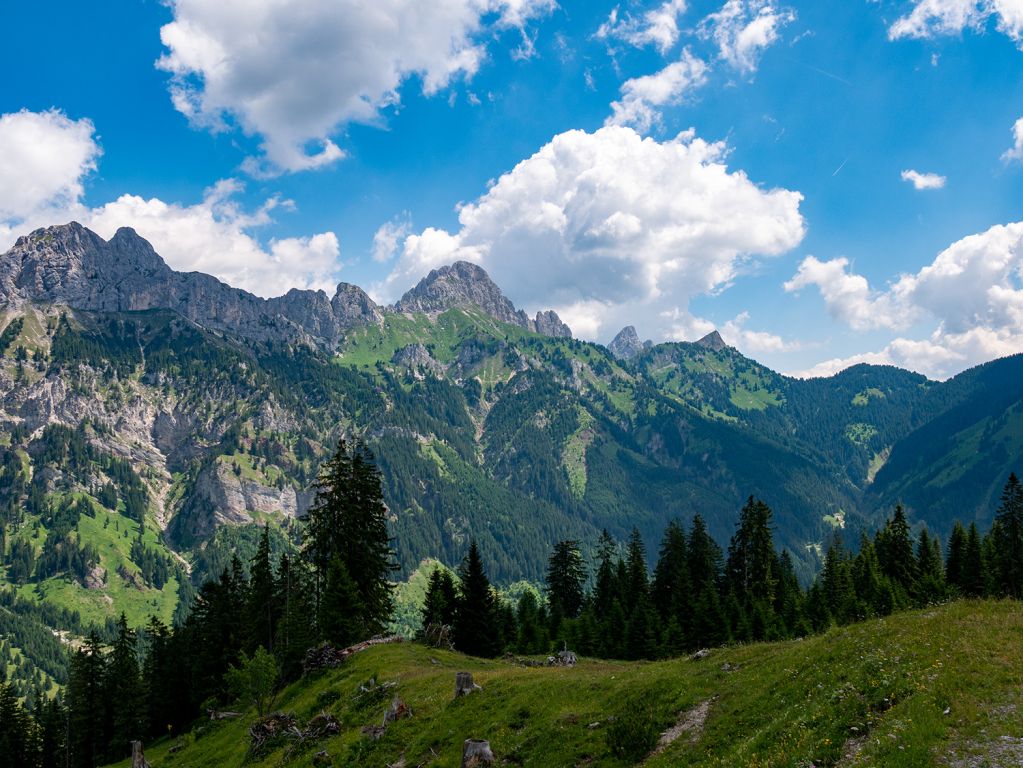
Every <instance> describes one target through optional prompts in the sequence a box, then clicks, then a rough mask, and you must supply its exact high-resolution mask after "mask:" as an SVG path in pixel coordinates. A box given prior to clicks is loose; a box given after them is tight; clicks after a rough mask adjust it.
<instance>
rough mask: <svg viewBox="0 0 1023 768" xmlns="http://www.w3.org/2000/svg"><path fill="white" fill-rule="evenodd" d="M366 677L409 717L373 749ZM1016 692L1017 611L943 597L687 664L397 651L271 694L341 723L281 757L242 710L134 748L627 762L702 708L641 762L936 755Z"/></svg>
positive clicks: (186, 754) (447, 760)
mask: <svg viewBox="0 0 1023 768" xmlns="http://www.w3.org/2000/svg"><path fill="white" fill-rule="evenodd" d="M456 671H471V672H472V673H473V675H474V677H475V679H476V681H477V682H478V683H479V684H480V685H482V686H483V690H482V691H480V692H478V693H476V694H473V695H471V696H469V697H467V698H463V699H460V700H457V701H455V700H453V688H454V676H455V672H456ZM370 678H375V679H376V680H377V681H378V682H385V681H393V682H395V683H397V688H396V689H395V690H396V693H397V695H399V696H401V697H402V699H404V701H405V702H406V703H407V704H408V705H409V706H410V707H411V708H412V711H413V713H414V714H413V717H412V718H411V719H409V720H403V721H400V722H398V723H396V724H394V725H392V726H390V727H389V728H388V730H387V731H386V733H385V734H384V736H383V737H382V738H381V739H380V740H379V741H377V742H373V741H371V740H369V739H368V738H367V737H365V736H363V735H362V734H361V733H360V728H361V727H362V726H364V725H370V724H372V725H378V724H379V723H380V721H381V719H382V715H383V711H384V707H385V706H386V703H387V701H386V700H385V699H384V698H383V697H382V698H380V699H379V700H376V701H371V702H366V701H365V698H366V697H363V699H361V700H360V699H357V698H356V694H357V691H358V688H359V686H360V685H361V684H363V683H365V682H366V681H367V680H369V679H370ZM1021 685H1023V605H1021V604H1019V603H1010V602H994V601H987V602H958V603H954V604H951V605H947V606H942V607H939V608H934V609H930V610H925V611H916V612H913V613H906V614H901V615H899V616H895V617H889V618H887V619H881V620H874V621H869V622H864V623H861V624H858V625H854V626H850V627H845V628H840V629H834V630H831V631H830V632H828V633H826V634H824V635H821V636H818V637H813V638H808V639H805V640H800V641H789V642H783V643H773V644H756V645H750V646H744V647H731V648H723V649H718V650H714V651H712V652H711V653H710V654H709V655H708V656H707V657H706V658H703V659H701V660H698V661H693V660H689V659H685V658H683V659H677V660H672V661H663V662H656V663H643V662H638V663H630V662H606V661H595V660H583V661H582V662H581V663H580V664H579V665H578V666H577V667H575V668H571V669H567V668H526V667H522V666H519V665H517V664H514V663H510V662H504V661H484V660H479V659H471V658H467V657H464V656H460V655H458V654H455V653H450V652H443V651H437V650H432V649H429V648H426V647H423V646H420V645H416V644H402V645H391V646H380V647H376V648H373V649H371V650H369V651H366V652H364V653H362V654H359V655H357V656H355V657H354V658H353V659H352V660H351V661H350V662H349V663H348V665H347V666H345V667H343V668H341V669H338V670H333V671H330V672H327V673H325V674H322V675H321V676H318V677H314V678H311V679H306V680H303V681H300V682H298V683H296V684H294V685H292V686H290V687H289V688H288V689H286V690H285V691H284V692H283V693H282V695H281V697H280V700H279V702H278V704H277V706H278V708H280V709H283V710H286V711H291V712H294V713H295V714H296V715H297V716H298V717H299V718H301V719H307V718H309V717H312V716H313V715H314V714H316V713H317V712H319V711H321V710H323V709H326V710H328V711H330V712H332V713H333V714H334V715H335V716H337V717H338V719H339V720H340V721H341V722H342V724H343V730H342V733H341V734H340V735H339V736H336V737H332V738H330V739H326V740H324V741H321V742H319V743H317V744H315V745H309V747H308V748H307V749H306V750H305V751H303V752H301V753H300V754H297V755H294V756H292V758H291V759H290V760H288V761H285V760H284V751H283V748H281V749H278V751H276V752H274V753H272V754H270V755H269V756H266V757H264V758H263V759H253V760H250V761H248V762H246V749H247V744H248V737H247V729H248V727H249V725H250V724H251V723H252V721H253V714H252V712H246V713H245V715H244V716H243V717H242V718H240V719H238V720H233V721H223V722H221V723H218V724H204V725H203V730H202V731H201V732H199V733H198V734H196V735H194V736H193V735H189V736H186V737H185V738H184V739H183V747H182V748H181V749H179V751H177V752H175V753H173V754H172V753H171V752H170V749H171V747H172V743H171V742H169V741H165V742H163V743H158V744H154V745H152V748H151V749H149V750H148V754H147V756H148V758H149V760H150V762H151V763H152V764H153V766H154V768H162V767H163V766H168V767H170V766H188V767H189V768H205V767H206V766H209V767H211V768H212V767H213V766H218V767H219V766H224V767H225V768H227V767H229V766H241V765H243V764H245V765H253V766H277V765H284V764H288V765H295V766H309V765H312V758H313V754H314V753H315V752H317V751H319V750H321V749H325V750H327V752H328V753H329V754H330V755H331V756H332V760H333V764H334V765H336V766H342V765H344V766H360V765H367V766H382V765H386V764H390V763H394V762H396V761H398V760H399V759H400V758H404V760H405V761H406V764H407V765H424V764H425V765H430V766H436V767H437V768H445V767H448V766H457V765H459V761H460V757H461V748H462V743H463V741H464V740H465V739H467V738H483V739H488V740H489V741H490V744H491V746H492V748H493V750H494V752H495V754H496V755H497V757H498V760H499V761H500V764H503V765H537V766H572V765H586V766H621V765H631V764H636V762H637V760H635V759H631V760H630V759H628V758H625V757H619V756H616V755H615V754H614V752H613V751H612V742H614V743H615V744H619V743H620V740H621V738H622V733H623V732H624V735H625V736H626V737H628V736H630V734H631V732H632V731H633V730H634V731H635V732H636V733H637V734H638V735H639V736H640V737H641V736H642V735H643V734H644V733H646V732H650V730H651V728H653V729H656V732H661V731H663V730H666V729H667V728H669V727H670V726H672V725H673V724H675V722H676V721H677V720H678V719H679V717H680V714H684V713H687V712H688V711H690V710H692V709H693V708H694V707H697V706H698V705H700V704H701V703H707V702H709V705H708V717H707V720H706V723H705V724H704V726H703V727H702V729H701V730H699V731H698V732H695V733H691V734H686V735H683V736H682V737H681V738H679V739H678V740H677V741H675V742H674V743H673V744H671V745H670V746H668V747H667V749H665V750H664V751H663V752H662V753H660V754H657V755H652V756H650V757H649V758H647V759H646V760H645V761H643V764H644V765H649V766H678V765H686V766H715V767H718V768H724V767H725V766H728V767H729V768H731V767H735V766H758V767H759V766H793V767H797V766H798V767H802V768H808V767H809V766H834V765H838V764H839V763H840V761H842V762H841V765H843V766H878V765H880V766H889V767H890V768H910V767H916V766H936V765H944V764H946V763H945V762H943V757H944V756H946V755H949V754H951V753H952V752H956V753H959V754H962V753H974V754H977V753H979V754H980V755H983V754H984V751H985V749H988V748H989V746H988V745H991V744H997V743H998V740H999V739H1001V737H1002V736H1007V737H1021V736H1023V713H1021V712H1020V710H1019V709H1018V707H1019V706H1020V704H1021V703H1023V702H1020V697H1021V692H1020V688H1021ZM946 711H947V714H946ZM611 733H615V734H616V736H615V737H614V738H613V739H612V738H609V734H611ZM1002 743H1004V742H1002ZM641 746H642V743H641ZM855 749H858V750H859V751H858V754H857V755H856V757H855V758H852V759H844V755H846V753H847V752H853V751H854V750H855ZM974 764H975V765H982V764H983V763H980V762H978V763H974ZM121 765H123V766H125V767H126V766H127V763H122V764H121ZM964 765H965V764H964Z"/></svg>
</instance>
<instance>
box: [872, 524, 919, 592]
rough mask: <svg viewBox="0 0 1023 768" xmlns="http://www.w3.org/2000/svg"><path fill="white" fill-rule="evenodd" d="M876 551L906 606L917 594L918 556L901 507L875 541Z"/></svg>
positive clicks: (879, 532) (885, 571) (882, 567)
mask: <svg viewBox="0 0 1023 768" xmlns="http://www.w3.org/2000/svg"><path fill="white" fill-rule="evenodd" d="M874 548H875V549H876V550H877V561H878V563H879V564H880V565H881V572H882V573H883V574H884V575H885V576H887V577H888V578H889V579H891V581H892V585H893V586H894V587H896V588H897V589H898V590H899V592H900V596H899V603H900V605H902V604H905V603H906V602H907V598H908V596H909V595H911V594H913V592H914V587H915V583H916V578H917V574H916V555H915V553H914V552H913V541H912V539H910V536H909V522H908V521H907V520H906V513H905V512H904V511H903V509H902V505H901V504H899V505H898V506H897V507H895V513H894V514H893V515H892V518H891V519H890V520H889V521H888V522H887V523H886V524H885V527H884V528H883V529H881V530H880V531H878V533H877V536H876V537H875V539H874Z"/></svg>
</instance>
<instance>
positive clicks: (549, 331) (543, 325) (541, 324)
mask: <svg viewBox="0 0 1023 768" xmlns="http://www.w3.org/2000/svg"><path fill="white" fill-rule="evenodd" d="M533 330H535V331H536V332H537V333H542V334H543V335H544V336H554V337H556V338H565V339H570V338H572V329H571V328H569V327H568V326H567V325H565V323H564V322H563V321H562V319H561V318H560V317H558V313H557V312H555V311H554V310H553V309H548V310H546V311H544V312H537V313H536V320H534V321H533Z"/></svg>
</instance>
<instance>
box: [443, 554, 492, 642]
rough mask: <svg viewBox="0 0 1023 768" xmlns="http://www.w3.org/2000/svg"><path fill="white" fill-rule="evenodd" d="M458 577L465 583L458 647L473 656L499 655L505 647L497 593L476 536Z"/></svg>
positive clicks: (458, 617)
mask: <svg viewBox="0 0 1023 768" xmlns="http://www.w3.org/2000/svg"><path fill="white" fill-rule="evenodd" d="M458 576H459V578H460V579H461V585H460V593H459V600H458V613H457V615H456V617H455V626H454V635H455V647H456V648H457V649H458V650H460V651H462V652H463V653H467V654H469V655H470V656H483V657H493V656H497V655H498V654H499V653H500V652H501V649H500V647H499V643H500V636H499V627H498V625H497V621H496V618H497V616H496V610H495V605H494V594H493V591H492V590H491V587H490V580H489V579H488V578H487V572H486V570H485V569H484V567H483V560H482V559H481V558H480V551H479V547H478V546H477V545H476V541H475V539H474V540H473V541H472V542H471V544H470V545H469V552H468V554H467V555H466V556H465V559H464V560H463V561H462V564H461V566H459V569H458Z"/></svg>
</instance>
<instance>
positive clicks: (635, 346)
mask: <svg viewBox="0 0 1023 768" xmlns="http://www.w3.org/2000/svg"><path fill="white" fill-rule="evenodd" d="M647 346H648V344H644V343H643V342H642V341H640V339H639V334H638V333H636V328H635V326H632V325H627V326H625V327H624V328H622V329H621V330H620V331H618V334H617V335H616V336H615V337H614V338H613V339H612V340H611V343H610V344H608V345H607V349H608V351H609V352H610V353H611V354H612V355H614V356H615V357H616V358H618V359H619V360H631V359H632V358H634V357H635V356H636V355H638V354H639V353H640V352H642V351H643V350H644V349H646V347H647Z"/></svg>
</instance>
